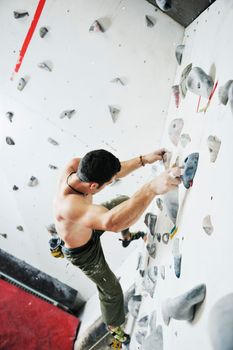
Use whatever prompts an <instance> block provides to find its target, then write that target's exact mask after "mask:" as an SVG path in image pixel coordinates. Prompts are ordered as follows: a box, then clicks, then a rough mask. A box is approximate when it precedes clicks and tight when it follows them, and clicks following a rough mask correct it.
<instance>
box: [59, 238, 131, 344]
mask: <svg viewBox="0 0 233 350" xmlns="http://www.w3.org/2000/svg"><path fill="white" fill-rule="evenodd" d="M99 233H100V234H101V232H99V231H95V232H94V233H93V237H92V240H91V241H90V242H89V243H88V244H87V245H85V246H86V247H85V246H84V247H85V249H84V250H82V247H80V248H76V249H68V248H65V247H63V254H64V256H65V257H66V258H67V259H68V260H69V261H70V262H71V263H72V264H73V265H75V266H78V267H79V268H80V269H81V270H82V271H83V272H84V273H85V275H86V276H87V277H88V278H90V279H91V280H92V281H93V282H94V283H95V284H96V286H97V289H98V293H99V300H100V308H101V313H102V317H103V321H104V323H105V324H106V325H107V326H108V330H109V331H110V332H111V333H112V334H113V336H114V337H115V338H116V339H118V340H119V341H121V342H122V343H127V342H128V341H129V336H128V335H127V334H125V333H124V331H123V330H122V329H121V327H120V325H121V324H123V323H124V321H125V313H124V297H123V292H122V289H121V285H120V283H119V281H118V280H117V278H116V276H115V275H114V273H113V272H112V271H111V270H110V268H109V266H108V264H107V262H106V260H105V257H104V254H103V250H102V247H101V242H100V235H99Z"/></svg>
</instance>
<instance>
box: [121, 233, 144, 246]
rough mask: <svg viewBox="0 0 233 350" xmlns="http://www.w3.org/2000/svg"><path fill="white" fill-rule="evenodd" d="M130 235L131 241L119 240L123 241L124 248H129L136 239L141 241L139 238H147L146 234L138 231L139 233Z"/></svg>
mask: <svg viewBox="0 0 233 350" xmlns="http://www.w3.org/2000/svg"><path fill="white" fill-rule="evenodd" d="M129 234H130V238H129V239H120V238H119V241H122V246H123V247H124V248H126V247H128V245H129V244H130V243H131V242H132V241H135V240H136V239H139V238H144V237H145V236H146V233H144V232H142V231H138V232H135V233H133V232H129Z"/></svg>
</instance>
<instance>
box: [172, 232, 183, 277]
mask: <svg viewBox="0 0 233 350" xmlns="http://www.w3.org/2000/svg"><path fill="white" fill-rule="evenodd" d="M172 254H173V257H174V271H175V275H176V277H177V278H180V273H181V260H182V255H181V254H180V251H179V238H176V239H175V240H174V243H173V248H172Z"/></svg>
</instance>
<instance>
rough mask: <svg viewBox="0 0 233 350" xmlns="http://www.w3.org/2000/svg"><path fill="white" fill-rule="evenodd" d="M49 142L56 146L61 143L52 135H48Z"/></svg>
mask: <svg viewBox="0 0 233 350" xmlns="http://www.w3.org/2000/svg"><path fill="white" fill-rule="evenodd" d="M48 142H49V143H51V144H52V145H54V146H58V145H59V143H58V142H57V141H55V140H54V139H52V138H51V137H48Z"/></svg>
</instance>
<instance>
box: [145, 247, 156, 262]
mask: <svg viewBox="0 0 233 350" xmlns="http://www.w3.org/2000/svg"><path fill="white" fill-rule="evenodd" d="M146 249H147V251H148V253H149V255H150V256H151V257H152V258H154V259H155V256H156V244H155V243H152V244H149V243H148V244H147V245H146Z"/></svg>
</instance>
